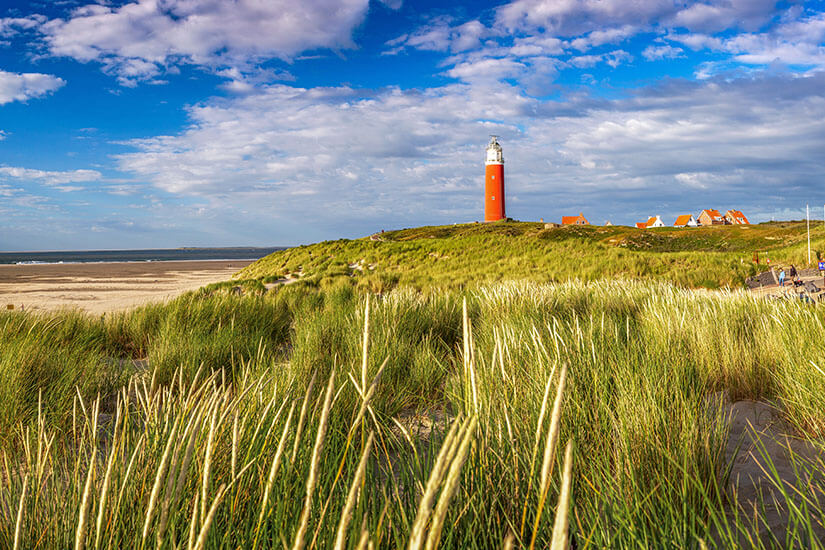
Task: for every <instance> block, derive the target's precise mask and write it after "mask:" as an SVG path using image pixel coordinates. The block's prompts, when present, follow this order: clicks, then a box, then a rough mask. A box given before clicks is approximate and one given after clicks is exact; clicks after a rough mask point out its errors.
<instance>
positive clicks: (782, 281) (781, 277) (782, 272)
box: [779, 268, 785, 286]
mask: <svg viewBox="0 0 825 550" xmlns="http://www.w3.org/2000/svg"><path fill="white" fill-rule="evenodd" d="M779 286H785V269H784V268H780V269H779Z"/></svg>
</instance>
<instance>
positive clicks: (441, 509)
mask: <svg viewBox="0 0 825 550" xmlns="http://www.w3.org/2000/svg"><path fill="white" fill-rule="evenodd" d="M477 426H478V418H477V417H475V416H473V417H472V418H470V419H469V425H468V426H466V427H465V429H464V433H463V434H462V440H461V446H460V447H459V449H458V453H457V454H456V455H455V457H454V458H453V461H452V463H451V464H450V471H449V473H448V474H447V480H446V481H445V482H444V489H443V490H442V492H441V496H440V497H439V499H438V506H436V508H435V512H434V513H433V521H432V525H431V526H430V532H429V534H428V535H427V544H426V546H425V548H426V550H435V549H436V548H438V545H439V543H440V542H441V530H442V529H443V527H444V520H445V518H446V517H447V509H448V508H449V506H450V501H451V500H452V498H453V495H454V494H455V492H456V489H458V481H459V480H460V479H461V468H462V467H463V466H464V461H465V460H466V459H467V454H468V452H469V450H470V443H471V442H472V440H473V435H475V430H476V427H477Z"/></svg>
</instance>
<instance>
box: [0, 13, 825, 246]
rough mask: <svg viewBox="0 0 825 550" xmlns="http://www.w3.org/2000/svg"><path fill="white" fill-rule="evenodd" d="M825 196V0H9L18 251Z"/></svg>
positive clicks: (765, 205)
mask: <svg viewBox="0 0 825 550" xmlns="http://www.w3.org/2000/svg"><path fill="white" fill-rule="evenodd" d="M490 134H495V135H498V136H499V141H500V143H501V145H502V147H503V149H504V159H505V182H506V204H507V215H508V216H510V217H512V218H514V219H518V220H539V219H541V218H543V219H544V220H545V221H556V222H558V221H559V220H560V218H561V216H562V215H571V214H578V213H579V212H584V214H585V216H587V217H588V219H589V220H590V222H591V223H594V224H602V223H604V222H605V221H606V220H610V221H611V222H613V223H614V224H626V225H632V224H633V222H635V221H639V220H646V219H647V218H648V217H649V216H653V215H660V216H662V218H663V220H664V221H665V223H669V224H670V223H673V219H675V217H676V216H677V215H678V214H683V213H691V214H694V215H696V214H698V213H699V212H700V211H701V210H702V209H704V208H716V209H719V210H721V211H723V212H724V211H725V210H728V209H738V210H742V211H743V212H744V213H745V214H746V215H747V216H748V217H749V218H750V220H751V221H752V222H759V221H767V220H771V219H801V218H804V216H805V205H806V204H808V203H809V204H811V207H812V208H813V213H814V214H815V215H816V216H817V217H819V218H820V219H822V216H823V214H822V212H823V206H822V205H823V204H824V203H825V0H821V1H811V2H802V1H790V2H774V1H771V0H706V1H704V2H684V1H673V0H511V1H509V2H508V1H499V2H484V1H481V0H473V1H464V0H458V1H454V2H440V1H429V0H422V1H413V0H380V1H379V0H337V1H334V0H301V1H298V2H296V1H294V0H289V1H286V0H137V1H134V0H133V1H101V2H89V0H48V1H46V0H43V1H38V0H34V1H29V2H23V1H17V0H4V2H3V3H2V4H0V250H65V249H124V248H157V247H179V246H242V245H259V246H287V245H296V244H303V243H310V242H315V241H319V240H326V239H338V238H344V237H346V238H352V237H360V236H365V235H368V234H371V233H374V232H377V231H380V230H382V229H387V230H389V229H397V228H403V227H414V226H421V225H431V224H452V223H464V222H472V221H475V220H480V219H483V205H484V197H483V185H484V149H485V147H486V145H487V142H488V141H489V135H490Z"/></svg>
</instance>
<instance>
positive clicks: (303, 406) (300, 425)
mask: <svg viewBox="0 0 825 550" xmlns="http://www.w3.org/2000/svg"><path fill="white" fill-rule="evenodd" d="M317 377H318V371H317V370H316V371H314V372H313V373H312V378H310V379H309V385H308V386H307V392H306V395H304V402H303V403H301V414H300V415H299V416H298V428H297V429H296V431H295V443H293V444H292V454H291V455H290V457H289V463H290V464H295V458H296V457H297V455H298V444H299V443H300V442H301V434H303V431H304V423H305V422H306V419H307V411H308V410H309V398H310V396H311V395H312V388H313V387H315V379H316V378H317Z"/></svg>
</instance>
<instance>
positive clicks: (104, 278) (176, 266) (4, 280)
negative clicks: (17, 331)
mask: <svg viewBox="0 0 825 550" xmlns="http://www.w3.org/2000/svg"><path fill="white" fill-rule="evenodd" d="M250 263H252V262H251V261H249V260H215V261H182V262H175V261H171V262H123V263H77V264H33V265H0V307H2V308H3V309H4V310H5V309H7V308H8V306H9V305H12V306H14V309H15V310H18V309H20V308H21V307H22V308H23V309H25V310H27V311H53V310H58V309H63V308H79V309H81V310H83V311H86V312H88V313H92V314H95V315H100V314H103V313H106V312H114V311H122V310H124V309H129V308H132V307H136V306H140V305H143V304H146V303H149V302H156V301H162V300H168V299H170V298H174V297H175V296H178V295H180V294H182V293H184V292H186V291H188V290H195V289H198V288H200V287H202V286H204V285H207V284H210V283H215V282H218V281H226V280H228V279H230V278H231V277H232V275H233V274H234V273H235V272H237V271H238V270H239V269H241V268H242V267H245V266H247V265H249V264H250Z"/></svg>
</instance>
